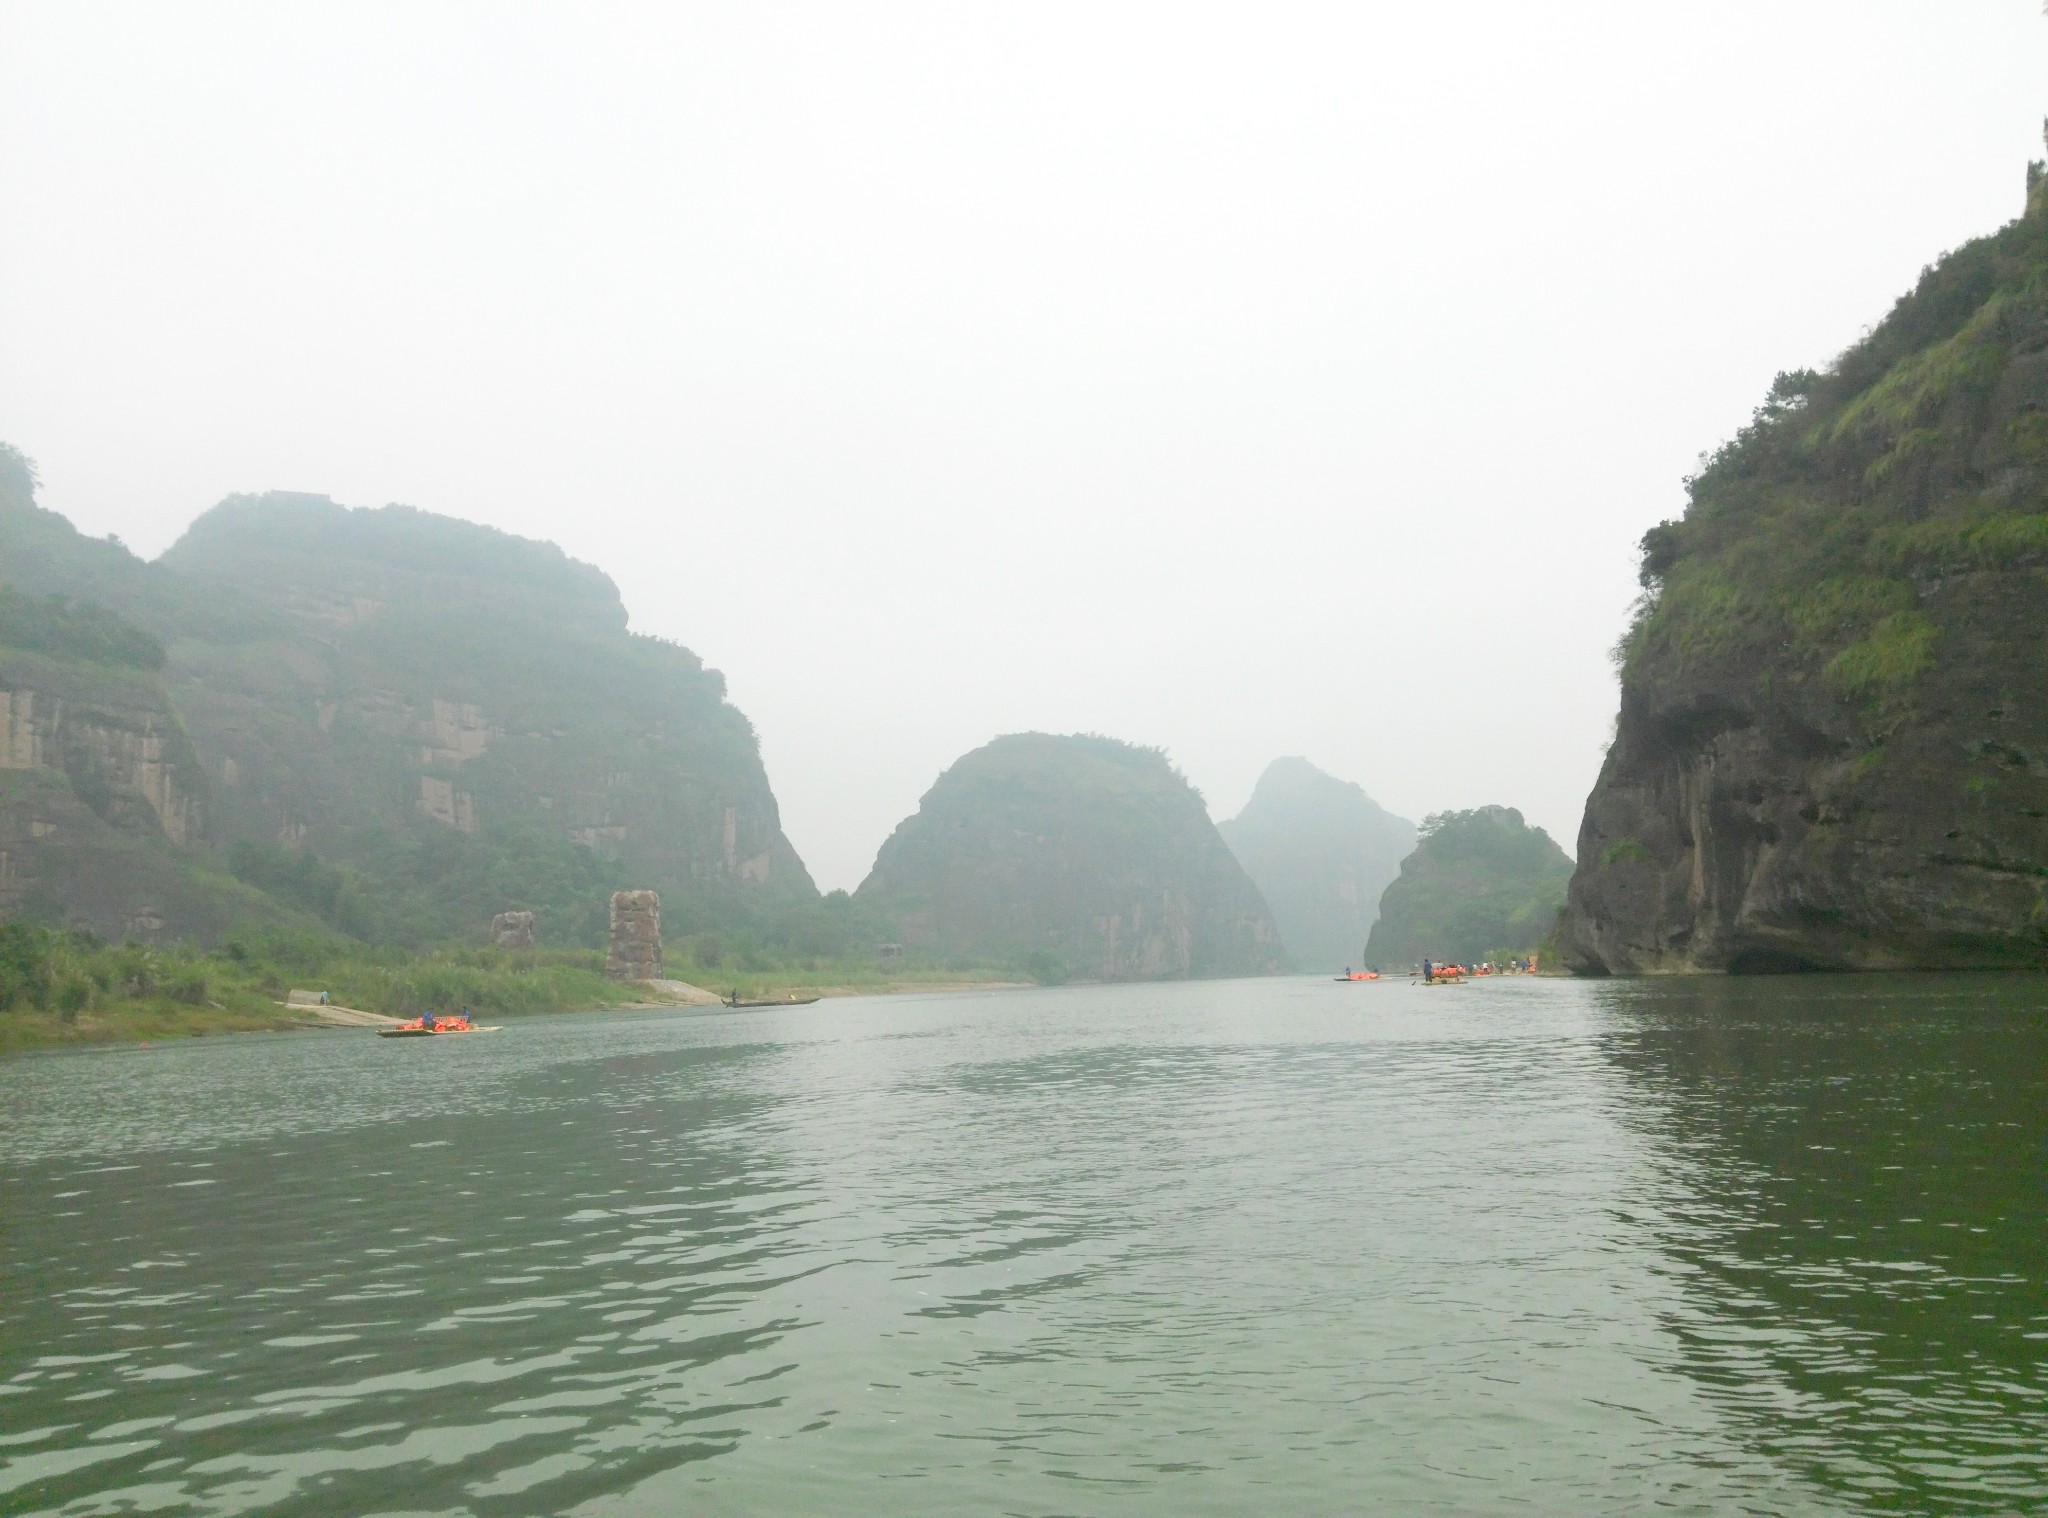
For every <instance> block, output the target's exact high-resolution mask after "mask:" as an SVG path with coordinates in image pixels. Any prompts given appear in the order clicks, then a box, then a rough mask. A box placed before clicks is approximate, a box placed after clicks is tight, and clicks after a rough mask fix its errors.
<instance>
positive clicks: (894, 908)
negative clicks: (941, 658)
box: [857, 733, 1286, 980]
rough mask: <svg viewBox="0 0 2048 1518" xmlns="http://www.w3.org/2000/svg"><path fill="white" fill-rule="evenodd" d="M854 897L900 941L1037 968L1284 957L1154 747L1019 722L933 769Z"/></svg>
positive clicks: (1248, 968) (1136, 974) (1222, 966)
mask: <svg viewBox="0 0 2048 1518" xmlns="http://www.w3.org/2000/svg"><path fill="white" fill-rule="evenodd" d="M857 899H858V900H859V901H860V902H862V903H863V904H865V905H868V906H869V907H871V908H872V909H873V910H875V911H877V912H878V913H879V914H882V915H884V916H885V917H887V918H890V919H893V920H894V921H895V922H896V923H897V925H898V928H899V931H900V932H901V934H902V936H903V939H904V941H905V943H907V944H910V945H912V946H914V947H917V948H921V949H927V950H931V951H934V952H936V953H939V954H942V955H957V956H960V957H963V958H971V959H979V960H983V961H990V960H993V961H996V962H1009V963H1012V964H1016V965H1018V966H1019V967H1020V968H1023V969H1026V970H1028V971H1030V972H1031V973H1033V974H1035V975H1038V976H1039V977H1040V978H1042V979H1060V978H1064V977H1065V976H1068V975H1073V976H1078V977H1081V978H1085V979H1094V980H1151V979H1161V978H1165V977H1172V976H1215V975H1260V974H1269V973H1272V972H1275V971H1278V970H1281V969H1283V968H1285V964H1286V958H1285V951H1284V950H1283V949H1282V947H1281V943H1280V935H1279V932H1278V930H1277V929H1276V928H1275V927H1274V926H1273V919H1272V917H1271V915H1270V914H1269V913H1268V912H1267V910H1266V904H1265V902H1263V901H1262V900H1261V899H1260V898H1259V893H1258V889H1257V887H1255V886H1254V885H1253V884H1252V882H1251V881H1250V879H1248V878H1247V877H1246V875H1245V873H1244V870H1243V869H1242V868H1241V867H1240V866H1239V865H1238V863H1237V861H1236V859H1234V858H1233V857H1232V856H1231V853H1230V850H1229V849H1228V847H1226V846H1225V844H1224V842H1223V840H1222V838H1221V837H1220V836H1218V834H1217V832H1216V828H1215V825H1214V824H1213V823H1211V822H1210V820H1209V814H1208V809H1207V807H1206V806H1204V804H1203V802H1202V798H1201V796H1200V795H1199V794H1198V793H1197V792H1196V791H1195V789H1194V788H1193V787H1192V786H1190V785H1189V784H1188V783H1187V781H1186V780H1185V779H1184V778H1183V777H1182V776H1181V775H1180V774H1179V773H1178V772H1177V771H1175V770H1174V768H1173V767H1172V765H1170V764H1169V763H1168V762H1167V760H1166V756H1165V755H1164V754H1161V753H1160V752H1158V751H1157V750H1156V749H1143V748H1136V747H1133V746H1132V745H1130V744H1127V743H1119V742H1116V741H1115V740H1113V739H1109V738H1097V737H1082V736H1074V737H1054V736H1050V735H1047V734H1044V733H1016V734H1012V735H1010V736H1008V737H1004V738H998V739H996V740H995V742H993V743H990V744H988V745H987V746H986V747H983V748H979V749H976V750H975V751H974V752H973V753H971V754H968V755H967V756H966V757H965V758H963V759H961V760H960V761H958V762H957V763H956V764H954V765H953V767H952V768H951V769H949V770H947V771H946V773H945V774H943V775H941V776H940V777H939V779H938V782H937V783H936V784H935V785H933V787H932V788H931V790H930V791H928V792H927V793H926V794H925V797H924V799H923V801H921V802H920V803H919V805H918V809H917V812H916V814H915V815H913V816H911V817H908V818H906V819H905V820H904V821H903V823H902V824H901V825H900V826H898V828H897V829H896V831H895V832H894V833H893V834H891V835H890V837H889V839H888V841H887V842H886V843H884V844H883V845H882V849H881V853H880V854H879V856H878V857H877V858H876V860H875V867H874V870H873V872H872V873H870V874H869V876H868V878H867V880H866V881H864V882H863V883H862V885H861V888H860V890H859V892H858V893H857Z"/></svg>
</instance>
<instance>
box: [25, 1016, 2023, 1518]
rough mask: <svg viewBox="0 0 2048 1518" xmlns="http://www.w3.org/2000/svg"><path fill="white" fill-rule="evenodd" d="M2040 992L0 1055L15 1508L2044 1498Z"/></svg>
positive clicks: (1937, 1507) (306, 1040)
mask: <svg viewBox="0 0 2048 1518" xmlns="http://www.w3.org/2000/svg"><path fill="white" fill-rule="evenodd" d="M2044 1277H2048V980H2042V979H2039V978H2032V977H1995V976H1978V977H1946V976H1911V977H1906V976H1900V977H1801V978H1761V979H1750V980H1704V979H1701V980H1685V981H1663V982H1650V981H1634V982H1623V981H1610V982H1571V981H1558V980H1534V979H1515V980H1505V981H1500V982H1496V983H1492V984H1479V985H1473V986H1467V987H1459V988H1447V989H1438V988H1421V987H1416V986H1411V985H1409V984H1406V983H1403V982H1391V981H1388V982H1381V983H1379V984H1376V985H1374V984H1362V985H1339V984H1334V983H1332V982H1329V981H1326V980H1321V979H1310V978H1292V979H1283V980H1267V981H1234V982H1209V983H1197V984H1173V985H1145V986H1115V987H1069V988H1062V989H1056V990H1043V991H1004V992H987V993H978V994H933V995H924V996H906V997H891V998H874V999H864V1000H855V1001H835V1002H823V1003H819V1004H817V1005H815V1006H811V1007H803V1008H789V1009H774V1010H769V1011H755V1012H728V1011H724V1010H722V1009H721V1010H717V1011H710V1012H701V1011H700V1012H676V1013H651V1012H630V1013H603V1014H600V1013H592V1014H586V1015H575V1016H562V1017H553V1018H536V1019H531V1020H525V1021H519V1022H515V1023H513V1024H511V1025H510V1026H508V1027H507V1028H506V1030H505V1031H504V1032H502V1033H498V1034H493V1035H487V1036H480V1037H473V1038H445V1039H433V1040H380V1039H377V1038H374V1037H370V1036H368V1035H367V1034H363V1035H356V1034H353V1033H309V1034H304V1035H278V1036H258V1035H249V1036H240V1037H231V1038H219V1039H209V1040H197V1041H190V1042H180V1043H175V1044H159V1045H156V1046H154V1047H142V1048H122V1049H105V1050H95V1051H89V1052H79V1053H63V1054H55V1055H38V1056H30V1057H23V1058H16V1059H13V1060H9V1061H7V1062H5V1063H4V1064H0V1313H4V1318H0V1512H5V1513H29V1512H34V1513H44V1512H49V1513H59V1512H61V1513H65V1514H87V1513H114V1512H141V1513H151V1514H185V1513H194V1514H240V1513H250V1514H255V1513H261V1514H266V1515H268V1514H343V1513H347V1514H368V1513H383V1514H398V1513H404V1514H412V1515H417V1514H474V1515H478V1518H499V1515H524V1514H579V1515H593V1518H595V1515H606V1518H610V1515H625V1514H648V1515H653V1514H673V1513H680V1512H690V1513H714V1514H715V1513H734V1514H739V1513H754V1514H764V1513H771V1512H773V1513H852V1512H862V1513H918V1514H924V1513H963V1514H964V1513H1009V1514H1047V1515H1050V1514H1175V1515H1179V1514H1195V1513H1218V1514H1223V1513H1230V1514H1236V1513H1255V1512H1257V1513H1280V1512H1285V1513H1290V1514H1292V1513H1302V1514H1311V1513H1333V1514H1334V1513H1354V1512H1361V1511H1374V1510H1376V1511H1383V1512H1389V1513H1392V1512H1400V1513H1411V1514H1413V1513H1441V1514H1492V1513H1510V1512H1512V1513H1528V1512H1557V1513H1567V1512H1569V1513H1640V1512H1644V1511H1648V1510H1651V1509H1653V1508H1654V1509H1657V1510H1659V1511H1664V1512H1671V1513H1686V1512H1697V1513H1716V1514H1719V1513H1734V1512H1756V1513H1806V1512H1812V1513H1866V1512H1867V1513H1924V1512H1949V1511H1952V1512H1972V1513H1978V1512H2007V1511H2040V1510H2043V1509H2044V1507H2048V1363H2044V1362H2048V1285H2044Z"/></svg>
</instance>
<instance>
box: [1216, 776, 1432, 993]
mask: <svg viewBox="0 0 2048 1518" xmlns="http://www.w3.org/2000/svg"><path fill="white" fill-rule="evenodd" d="M1217 831H1219V832H1220V833H1222V835H1223V840H1224V842H1226V843H1228V844H1229V845H1230V850H1231V852H1232V853H1233V854H1235V855H1236V856H1237V859H1238V862H1239V863H1240V864H1242V865H1243V866H1244V868H1245V873H1246V874H1248V875H1250V876H1251V878H1252V880H1253V882H1254V883H1256V884H1257V886H1258V888H1259V891H1260V893H1261V894H1262V895H1263V896H1264V897H1265V898H1266V905H1267V906H1269V907H1270V908H1271V909H1272V912H1273V918H1274V921H1275V922H1277V923H1278V924H1279V928H1280V936H1281V938H1282V939H1283V940H1284V941H1285V942H1286V945H1287V953H1288V958H1289V959H1290V960H1291V961H1292V962H1293V964H1294V967H1295V968H1296V969H1298V970H1334V969H1337V968H1339V967H1340V966H1343V965H1348V964H1362V963H1364V956H1365V941H1366V936H1367V935H1368V934H1369V933H1371V931H1372V925H1373V923H1374V922H1375V921H1376V920H1377V919H1378V917H1379V910H1380V893H1381V892H1382V891H1384V890H1386V888H1387V885H1388V883H1389V882H1391V881H1392V880H1393V879H1394V877H1395V876H1396V875H1397V874H1399V873H1400V869H1401V861H1402V860H1403V859H1405V858H1406V857H1407V856H1408V853H1409V851H1410V850H1411V849H1413V848H1414V847H1415V836H1416V835H1415V824H1414V823H1412V822H1410V821H1408V819H1407V818H1405V817H1396V816H1395V815H1394V814H1393V813H1392V812H1389V811H1388V810H1387V809H1386V808H1384V807H1382V806H1381V805H1380V804H1379V803H1378V802H1376V801H1374V800H1373V799H1372V798H1371V797H1370V796H1368V795H1366V793H1365V790H1364V788H1363V787H1362V786H1359V785H1357V784H1355V783H1353V782H1351V781H1348V780H1339V779H1337V778H1336V777H1335V776H1334V775H1327V774H1325V773H1324V772H1323V771H1321V770H1319V769H1317V768H1316V767H1315V766H1314V765H1313V764H1310V763H1309V762H1308V761H1307V760H1306V759H1300V758H1291V759H1275V760H1274V761H1273V762H1272V763H1271V764H1270V765H1268V766H1267V767H1266V772H1265V773H1264V774H1263V775H1261V776H1260V777H1259V783H1258V787H1257V788H1256V789H1255V790H1254V791H1253V792H1252V796H1251V800H1250V801H1248V802H1246V803H1245V807H1244V810H1243V811H1241V812H1239V813H1238V814H1237V816H1235V817H1233V818H1230V819H1229V820H1228V821H1225V822H1220V823H1218V824H1217Z"/></svg>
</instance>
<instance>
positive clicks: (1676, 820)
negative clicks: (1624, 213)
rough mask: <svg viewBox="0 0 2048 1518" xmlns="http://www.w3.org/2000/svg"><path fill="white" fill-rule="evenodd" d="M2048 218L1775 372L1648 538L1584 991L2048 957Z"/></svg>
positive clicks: (2018, 229)
mask: <svg viewBox="0 0 2048 1518" xmlns="http://www.w3.org/2000/svg"><path fill="white" fill-rule="evenodd" d="M2044 195H2048V191H2044V188H2043V187H2041V186H2036V187H2035V188H2034V190H2033V192H2032V193H2031V194H2030V197H2029V204H2028V208H2027V212H2026V214H2025V216H2023V217H2022V218H2021V219H2020V220H2018V221H2016V222H2014V223H2012V224H2011V225H2010V226H2008V227H2006V228H2005V229H2004V230H2002V231H2000V232H1999V233H1997V234H1996V235H1995V236H1992V237H1988V238H1984V239H1982V240H1980V241H1977V242H1974V243H1970V244H1968V245H1967V246H1965V247H1963V248H1960V249H1958V250H1957V251H1956V252H1955V253H1952V254H1950V255H1949V256H1948V257H1946V258H1944V259H1943V260H1942V261H1941V262H1940V263H1939V264H1938V265H1936V266H1935V267H1933V268H1931V269H1929V270H1928V271H1927V273H1926V274H1925V275H1923V276H1922V278H1921V280H1920V283H1919V286H1918V287H1917V288H1916V289H1915V290H1914V291H1913V292H1912V293H1911V294H1910V295H1908V296H1906V297H1905V298H1904V299H1902V300H1901V301H1900V302H1899V303H1898V305H1897V306H1896V307H1895V308H1894V309H1893V311H1892V313H1891V315H1890V316H1889V317H1887V318H1886V320H1885V321H1884V323H1883V324H1882V325H1881V326H1879V327H1878V328H1877V329H1876V330H1875V331H1874V332H1873V333H1871V335H1870V336H1869V337H1868V338H1866V339H1865V340H1864V341H1863V342H1861V343H1859V344H1858V345H1857V346H1856V347H1854V348H1852V349H1850V350H1849V351H1848V352H1847V353H1846V354H1844V355H1843V357H1842V358H1841V359H1840V360H1839V361H1838V363H1837V364H1836V365H1835V367H1834V368H1833V369H1831V370H1829V371H1828V372H1826V373H1824V374H1814V373H1798V374H1787V375H1781V376H1780V377H1779V379H1778V382H1777V384H1776V386H1775V387H1774V388H1773V390H1772V392H1771V395H1770V397H1769V399H1768V400H1767V401H1766V403H1765V404H1764V406H1763V407H1762V408H1761V409H1760V410H1759V411H1758V412H1757V415H1756V418H1755V421H1754V422H1753V423H1752V425H1751V426H1750V427H1748V428H1747V429H1745V430H1744V431H1743V432H1742V433H1741V434H1740V435H1739V436H1738V437H1737V438H1736V439H1735V440H1734V441H1733V442H1732V443H1730V444H1728V445H1727V446H1726V447H1724V448H1723V449H1721V451H1720V452H1719V453H1718V454H1716V455H1715V456H1714V457H1713V458H1712V460H1711V461H1710V462H1709V463H1708V464H1707V465H1706V466H1705V467H1704V468H1703V470H1702V472H1701V473H1700V475H1699V476H1698V477H1697V478H1696V479H1694V480H1693V481H1692V482H1691V502H1690V505H1689V507H1688V509H1687V511H1686V513H1685V516H1684V518H1683V520H1681V521H1677V522H1670V523H1666V524H1664V525H1663V526H1661V527H1658V528H1656V529H1653V530H1652V531H1651V532H1650V533H1649V534H1648V535H1647V536H1646V537H1645V538H1644V561H1643V573H1644V584H1645V587H1646V595H1645V600H1644V604H1643V607H1642V610H1641V614H1640V616H1639V617H1638V619H1637V621H1636V623H1635V625H1634V627H1633V628H1632V629H1631V631H1630V633H1629V635H1628V637H1627V638H1626V639H1625V641H1624V643H1623V645H1622V655H1623V660H1624V662H1623V669H1622V693H1621V716H1620V721H1619V725H1618V729H1617V733H1616V737H1615V741H1614V744H1613V747H1612V748H1611V749H1610V751H1609V753H1608V757H1607V761H1606V764H1605V765H1604V767H1603V768H1602V770H1601V774H1600V779H1599V782H1598V784H1597V785H1596V786H1595V787H1594V790H1593V793H1592V796H1591V798H1590V799H1589V800H1588V802H1587V806H1586V815H1585V822H1584V825H1583V827H1582V829H1581V831H1580V835H1579V868H1578V873H1577V875H1576V876H1575V877H1574V879H1573V881H1572V884H1571V892H1570V905H1569V908H1568V911H1567V913H1566V917H1565V920H1564V922H1563V924H1562V929H1561V931H1562V943H1563V947H1564V950H1565V954H1566V958H1567V961H1568V962H1569V963H1570V964H1571V965H1572V966H1573V967H1574V968H1576V969H1578V970H1580V971H1582V972H1584V973H1593V974H1599V973H1610V972H1611V973H1641V972H1653V971H1744V970H1775V969H1796V968H1845V969H1846V968H1905V967H1929V968H1932V967H1940V966H1957V967H1962V966H1997V965H2017V964H2038V963H2040V961H2041V959H2042V957H2043V955H2044V952H2048V198H2044Z"/></svg>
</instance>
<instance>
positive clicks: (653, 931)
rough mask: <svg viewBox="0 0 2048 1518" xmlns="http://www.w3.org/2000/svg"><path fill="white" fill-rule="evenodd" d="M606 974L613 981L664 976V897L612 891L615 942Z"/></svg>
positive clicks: (607, 959) (650, 892)
mask: <svg viewBox="0 0 2048 1518" xmlns="http://www.w3.org/2000/svg"><path fill="white" fill-rule="evenodd" d="M604 973H605V974H606V975H607V976H609V977H610V978H611V979H613V980H658V979H659V978H660V977H661V898H660V897H659V896H657V895H656V894H655V893H654V892H652V891H614V892H612V941H611V948H610V950H609V951H608V952H607V953H606V954H605V957H604Z"/></svg>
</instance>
